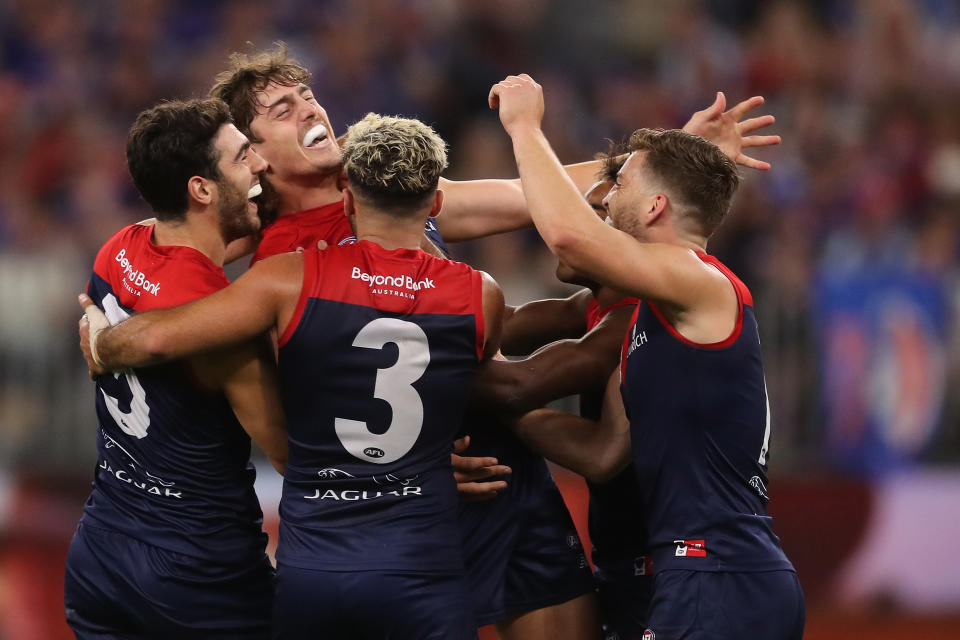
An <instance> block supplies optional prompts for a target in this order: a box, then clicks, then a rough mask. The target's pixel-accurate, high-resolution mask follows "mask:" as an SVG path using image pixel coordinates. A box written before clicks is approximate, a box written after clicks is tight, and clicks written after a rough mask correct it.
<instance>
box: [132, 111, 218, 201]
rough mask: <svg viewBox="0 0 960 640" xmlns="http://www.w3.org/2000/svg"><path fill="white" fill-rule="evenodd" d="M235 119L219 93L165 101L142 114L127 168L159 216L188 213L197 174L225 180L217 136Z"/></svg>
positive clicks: (134, 125)
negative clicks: (190, 184)
mask: <svg viewBox="0 0 960 640" xmlns="http://www.w3.org/2000/svg"><path fill="white" fill-rule="evenodd" d="M231 122H232V120H231V118H230V110H229V109H228V108H227V105H226V103H224V102H223V101H222V100H217V99H215V98H206V99H203V100H170V101H165V102H161V103H160V104H158V105H156V106H154V107H151V108H149V109H147V110H145V111H142V112H141V113H140V114H139V115H138V116H137V119H136V120H135V121H134V123H133V126H131V127H130V132H129V133H128V134H127V168H128V169H129V171H130V177H132V178H133V183H134V184H135V185H136V187H137V190H138V191H139V192H140V195H141V196H143V199H144V200H146V202H147V204H148V205H150V208H151V209H153V211H154V213H155V214H156V216H157V218H158V219H159V220H176V219H182V218H183V217H185V216H186V213H187V205H188V202H189V200H188V197H187V181H189V180H190V178H191V177H192V176H202V177H204V178H210V179H212V180H218V179H220V170H219V169H218V168H217V163H218V162H219V160H220V158H219V153H218V152H217V151H216V149H215V148H214V143H213V140H214V137H216V135H217V132H218V131H219V130H220V127H222V126H223V125H225V124H229V123H231Z"/></svg>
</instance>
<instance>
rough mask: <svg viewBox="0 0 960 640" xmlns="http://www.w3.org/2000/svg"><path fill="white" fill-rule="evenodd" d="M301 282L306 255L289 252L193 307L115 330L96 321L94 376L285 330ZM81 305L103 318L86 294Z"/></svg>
mask: <svg viewBox="0 0 960 640" xmlns="http://www.w3.org/2000/svg"><path fill="white" fill-rule="evenodd" d="M302 282H303V255H302V254H299V253H288V254H283V255H279V256H273V257H271V258H267V259H266V260H263V261H261V262H259V263H257V264H256V265H255V266H254V267H253V268H252V269H250V270H249V271H247V272H246V273H245V274H243V275H242V276H241V277H240V278H238V279H237V281H236V282H234V283H233V284H231V285H229V286H228V287H225V288H224V289H221V290H220V291H218V292H216V293H214V294H212V295H209V296H207V297H205V298H201V299H199V300H195V301H194V302H191V303H189V304H185V305H181V306H179V307H171V308H169V309H162V310H159V311H149V312H147V313H141V314H137V315H135V316H133V317H131V318H129V319H127V320H124V321H123V322H121V323H119V324H117V325H114V326H112V327H110V326H106V327H104V326H99V325H98V326H94V323H93V321H92V320H91V324H90V328H89V331H90V335H89V346H90V352H91V353H90V357H91V359H92V360H93V364H94V365H96V366H98V367H99V368H100V371H97V370H95V369H94V373H102V372H103V371H105V370H108V369H116V368H120V367H143V366H149V365H154V364H159V363H161V362H167V361H169V360H175V359H178V358H182V357H184V356H188V355H193V354H196V353H199V352H202V351H207V350H211V349H218V348H222V347H226V346H229V345H233V344H237V343H239V342H244V341H246V340H249V339H251V338H253V337H254V336H257V335H260V334H262V333H264V332H266V331H267V330H268V329H270V328H273V327H278V328H280V330H281V331H282V329H283V328H284V327H285V326H286V322H287V321H288V320H289V319H290V317H291V315H292V313H293V308H294V306H295V305H296V301H297V298H298V297H299V293H300V287H301V284H302ZM80 300H81V305H83V307H84V310H85V311H86V315H88V316H96V315H97V314H100V315H101V316H102V313H100V311H99V309H97V308H96V306H95V305H94V304H93V301H92V300H90V298H88V297H87V296H86V295H81V296H80ZM82 331H83V327H82V326H81V332H82ZM92 369H93V368H92Z"/></svg>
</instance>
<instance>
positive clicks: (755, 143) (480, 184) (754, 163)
mask: <svg viewBox="0 0 960 640" xmlns="http://www.w3.org/2000/svg"><path fill="white" fill-rule="evenodd" d="M763 102H764V100H763V98H762V97H760V96H754V97H752V98H749V99H747V100H744V101H743V102H740V103H739V104H737V105H736V106H735V107H733V108H732V109H730V110H728V111H725V109H726V104H727V99H726V96H724V94H723V93H722V92H717V98H716V100H715V101H714V103H713V104H712V105H710V106H709V107H707V108H706V109H703V110H702V111H697V112H696V113H694V114H693V116H691V117H690V120H689V121H688V122H687V124H685V125H684V127H683V130H684V131H687V132H688V133H693V134H695V135H698V136H701V137H703V138H706V139H707V140H709V141H710V142H712V143H714V144H715V145H717V146H718V147H720V148H721V149H722V150H723V152H724V153H726V154H727V155H728V156H729V157H730V158H731V159H732V160H733V161H734V162H736V163H737V164H739V165H743V166H745V167H750V168H752V169H760V170H767V169H769V168H770V163H769V162H764V161H762V160H757V159H755V158H751V157H750V156H748V155H746V154H744V153H743V151H742V150H743V149H747V148H754V147H765V146H770V145H775V144H780V136H777V135H747V134H748V133H752V132H754V131H756V130H758V129H762V128H764V127H767V126H770V125H771V124H773V123H774V118H773V116H771V115H764V116H759V117H755V118H749V119H747V120H742V118H743V117H744V116H745V115H746V114H747V113H749V112H750V111H752V110H753V109H756V108H757V107H759V106H760V105H762V104H763ZM563 170H564V172H565V173H566V175H567V176H568V177H569V178H570V180H571V181H572V182H573V184H574V185H576V187H577V190H578V192H579V193H583V192H585V191H586V190H587V189H588V188H589V187H590V185H591V184H593V183H594V182H595V181H596V179H597V174H598V172H599V171H600V170H601V163H600V162H598V161H589V162H580V163H577V164H569V165H565V166H564V167H563ZM440 188H441V189H443V192H444V194H445V200H444V204H443V208H442V209H441V215H440V216H438V217H437V226H438V227H439V229H440V232H441V233H442V234H443V237H444V239H445V240H447V241H448V242H457V241H461V240H472V239H475V238H482V237H485V236H490V235H494V234H497V233H503V232H505V231H514V230H516V229H523V228H525V227H529V226H531V225H532V224H533V221H532V219H531V217H530V212H529V210H528V209H527V202H526V199H525V198H524V194H523V188H522V187H521V184H520V181H519V180H465V181H455V180H446V179H443V178H441V180H440Z"/></svg>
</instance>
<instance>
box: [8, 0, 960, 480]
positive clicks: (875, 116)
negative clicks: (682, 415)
mask: <svg viewBox="0 0 960 640" xmlns="http://www.w3.org/2000/svg"><path fill="white" fill-rule="evenodd" d="M585 12H587V13H588V14H589V15H585ZM276 39H283V40H285V41H286V42H288V43H289V45H290V47H291V50H292V51H294V52H295V53H296V55H297V56H298V57H299V58H300V59H301V60H303V61H304V63H305V64H306V65H307V66H308V67H310V68H311V69H313V70H314V79H313V85H314V87H316V89H317V90H318V91H319V95H320V99H321V102H322V103H323V104H324V105H325V107H326V108H327V109H328V111H329V112H330V114H331V118H332V119H333V121H334V122H344V123H347V122H353V121H355V120H357V119H358V118H360V117H362V115H363V114H364V113H365V112H366V111H367V110H371V109H373V110H377V111H380V112H383V113H398V114H404V115H416V116H417V117H420V118H422V119H423V120H424V121H426V122H430V123H432V124H434V125H435V126H436V128H437V130H438V131H439V132H440V133H441V135H443V136H444V138H445V139H447V140H449V141H450V144H451V151H452V155H451V169H450V171H449V172H448V175H449V177H452V178H468V177H478V176H504V177H509V176H511V175H513V174H514V171H515V169H514V164H513V161H512V158H511V154H510V148H509V144H508V140H507V139H506V137H505V136H503V135H502V133H501V132H500V131H499V126H498V123H497V122H496V119H495V114H492V113H491V112H490V111H489V110H488V109H487V107H486V102H485V99H484V98H485V95H486V92H487V91H488V89H489V87H490V84H491V82H493V81H495V80H496V79H498V78H502V77H503V76H504V75H505V74H507V73H510V72H512V71H514V70H516V69H518V68H522V69H526V70H529V71H530V72H531V73H532V74H534V75H535V76H536V77H537V78H538V80H539V81H540V82H541V83H542V84H543V86H544V87H545V89H546V91H547V94H548V96H549V104H550V108H549V110H548V113H547V119H546V123H545V128H546V131H547V135H548V136H549V138H550V140H551V141H552V143H553V145H554V147H555V149H556V151H557V153H558V155H559V157H560V158H561V160H563V161H575V160H578V159H583V158H587V157H590V156H591V155H592V154H593V153H595V152H596V151H597V150H599V149H600V148H601V147H602V145H603V140H604V139H605V138H614V139H616V138H620V137H622V136H624V135H626V134H628V133H629V132H630V131H632V130H633V129H634V128H636V127H637V126H641V125H644V126H662V127H676V126H679V125H680V124H682V122H683V120H684V119H685V117H686V115H687V114H689V113H692V112H693V111H694V110H696V109H699V108H702V107H703V106H704V105H706V104H709V102H711V101H712V98H713V95H714V94H713V92H714V91H715V90H718V89H719V90H723V91H725V92H726V94H727V96H728V100H731V101H733V100H739V99H742V98H744V97H746V96H749V95H756V94H761V95H764V96H765V97H766V99H767V103H766V107H765V108H766V109H767V110H768V112H769V113H772V114H774V115H775V116H776V117H777V125H776V127H775V129H776V133H780V134H782V135H783V137H784V144H783V145H782V146H781V147H779V148H777V149H774V150H772V151H766V152H764V155H763V158H764V159H767V160H769V161H771V162H772V163H773V165H774V170H773V171H772V172H770V173H769V174H764V175H755V174H751V173H746V175H745V179H746V184H745V185H744V187H743V189H742V190H741V193H740V194H739V195H738V197H737V198H736V200H735V202H734V209H733V215H731V217H730V219H729V220H728V221H727V222H726V223H725V224H724V226H723V228H722V229H721V231H720V232H719V233H718V236H717V238H716V239H715V241H714V242H713V243H712V244H711V250H712V252H713V253H715V254H717V255H719V256H722V257H723V259H724V260H725V261H726V262H727V263H728V264H729V265H730V266H731V267H732V268H733V269H734V270H735V271H737V272H738V273H740V274H741V275H742V276H743V278H744V280H745V281H746V282H747V283H748V285H749V286H751V288H752V289H753V290H754V291H755V292H756V294H757V298H758V304H757V307H758V310H759V314H760V316H761V318H762V322H761V330H762V331H763V332H764V333H763V335H762V338H763V342H764V346H765V349H766V352H767V353H766V358H767V363H768V364H767V371H768V374H767V375H768V378H769V380H768V383H769V386H770V391H771V397H772V404H773V405H774V406H775V407H776V414H777V418H778V429H779V432H778V443H777V446H776V448H777V450H778V452H777V455H778V456H779V464H778V468H779V469H780V470H784V469H785V468H786V469H789V468H800V466H801V465H806V464H809V463H811V462H816V461H819V460H820V459H821V451H822V449H823V447H824V446H825V443H827V441H828V440H829V438H830V436H829V434H828V433H826V431H827V430H826V429H825V428H824V420H823V419H822V408H823V402H822V401H821V398H820V396H821V395H822V389H821V386H820V379H821V377H822V376H823V375H825V374H824V373H823V367H824V366H825V364H824V362H823V361H822V360H823V358H822V357H821V356H818V342H817V340H818V338H817V335H816V334H817V325H818V322H817V315H816V309H815V307H816V305H817V295H816V292H817V290H818V289H817V286H816V283H818V282H820V281H822V279H823V278H824V274H837V273H841V274H842V273H844V272H852V271H856V270H860V269H864V268H868V269H875V270H889V271H899V272H910V273H916V274H918V277H923V278H929V279H932V280H933V281H935V282H936V283H937V286H938V287H941V288H942V290H943V291H944V292H945V294H944V297H945V299H946V300H947V301H950V300H955V299H957V296H956V295H953V296H951V295H950V292H953V293H956V291H957V286H958V285H957V273H958V254H957V244H958V243H957V238H958V236H960V234H958V224H960V215H958V214H960V211H958V206H960V205H958V202H960V120H958V119H957V118H956V117H955V115H954V113H953V110H954V105H955V104H956V100H955V98H956V96H957V94H958V92H960V9H958V8H957V6H956V5H955V4H954V3H951V2H944V1H938V0H925V1H919V0H918V1H916V2H903V1H897V0H881V1H870V2H866V1H862V2H839V1H836V2H834V1H828V0H821V1H819V2H790V1H779V2H758V1H748V0H741V1H740V2H679V3H670V4H669V6H667V5H663V4H662V3H656V2H644V1H641V0H632V1H624V2H615V3H603V4H598V5H595V6H591V7H590V8H589V9H585V8H584V6H583V5H582V3H578V2H573V1H570V0H554V1H550V0H541V1H537V2H529V1H526V0H524V1H520V0H498V1H496V2H484V3H471V2H441V1H439V0H437V1H430V0H423V1H419V2H414V1H409V2H398V3H380V2H375V1H365V2H326V3H319V4H318V3H310V2H303V1H302V0H278V1H276V2H271V3H264V2H259V1H248V2H209V3H203V4H202V5H196V4H195V3H187V2H178V1H166V2H164V1H159V0H156V1H150V2H137V3H120V4H117V3H111V2H82V3H80V2H66V3H64V2H55V1H53V0H43V1H34V2H29V3H28V2H20V1H17V0H6V1H5V2H2V3H0V43H2V44H0V185H2V186H0V283H2V285H0V288H2V289H3V291H4V294H5V296H4V297H5V299H7V300H10V299H11V298H13V299H15V300H16V304H13V305H11V304H7V305H4V306H3V307H2V310H0V362H2V364H0V435H2V437H0V461H3V462H4V463H5V464H6V465H9V466H15V467H19V466H26V465H29V464H30V462H31V461H32V460H35V459H36V457H37V456H38V455H41V453H42V455H44V456H46V457H47V458H53V459H55V460H57V461H58V462H59V463H61V464H62V465H63V466H64V467H67V468H73V469H81V468H87V466H88V464H89V461H90V460H91V459H92V456H93V451H92V450H90V449H89V446H90V439H89V438H88V437H87V434H86V433H83V430H82V429H77V428H76V425H77V423H78V422H82V421H83V418H84V417H86V418H88V419H89V420H92V407H91V405H90V403H89V393H88V392H89V389H88V387H87V385H86V381H85V379H84V377H83V370H82V367H80V366H79V355H78V354H77V353H76V349H75V347H74V343H75V339H74V335H73V331H72V327H73V324H74V321H75V316H76V312H75V309H74V308H73V303H72V296H71V295H69V294H71V293H73V292H75V291H77V290H79V289H80V288H81V287H82V286H83V284H84V281H85V278H86V273H87V271H86V265H88V264H89V263H90V261H91V258H92V255H93V253H94V251H95V250H96V248H97V247H98V246H99V245H100V243H102V242H103V240H104V238H106V237H108V236H109V234H110V233H111V232H112V231H113V230H115V229H117V228H119V227H120V226H122V225H124V224H127V223H129V222H131V221H135V220H138V219H140V218H143V217H145V213H146V208H145V206H144V204H143V203H142V202H141V201H139V199H138V197H137V195H136V192H135V190H134V189H133V187H132V185H131V183H130V180H129V177H128V175H127V173H126V170H125V166H124V157H123V141H124V135H125V132H126V130H127V128H128V127H129V124H130V122H131V121H132V118H133V116H134V115H135V114H136V113H137V112H138V111H139V110H141V109H142V108H144V107H145V106H147V105H149V104H152V103H154V102H156V101H157V100H159V99H162V98H165V97H187V96H201V95H203V94H204V93H205V91H206V89H207V88H208V85H209V79H210V78H211V77H212V76H213V75H214V74H215V72H216V71H217V70H218V69H219V68H221V67H222V65H223V62H224V59H225V57H226V55H227V53H228V52H230V51H233V50H244V49H245V48H246V49H254V48H257V47H263V46H266V45H268V44H269V43H270V42H271V41H273V40H276ZM248 43H249V44H248ZM336 133H337V134H340V133H342V132H340V131H338V132H336ZM454 252H455V255H456V257H458V258H461V259H464V260H467V261H469V262H470V263H471V264H474V265H476V266H477V267H479V268H484V269H487V270H489V271H490V272H491V273H492V274H493V275H494V276H495V277H496V278H497V279H498V280H499V281H500V282H501V283H502V284H503V286H504V289H505V292H506V295H507V301H508V302H512V303H519V302H523V301H525V300H529V299H532V298H535V297H538V296H542V295H544V294H553V293H559V292H561V291H563V290H562V289H558V285H557V283H556V282H555V280H554V278H553V276H552V269H553V259H552V257H551V256H550V255H549V254H548V252H547V251H546V250H545V249H544V248H543V247H542V244H541V243H540V241H539V239H538V237H537V236H536V234H535V233H534V232H532V231H531V232H529V233H526V234H511V235H507V236H502V237H498V238H495V239H488V240H486V241H481V242H477V243H474V244H471V245H466V246H459V247H455V249H454ZM951 312H952V310H948V313H951ZM951 317H952V316H948V320H946V322H945V324H944V327H945V328H944V331H943V333H944V336H943V339H944V342H945V344H946V346H947V347H948V353H949V354H950V357H949V358H948V359H947V362H946V364H945V366H944V368H943V371H944V374H943V375H944V380H943V381H941V383H940V384H942V385H943V386H944V387H945V388H950V381H951V380H955V379H956V376H957V373H958V370H960V362H958V358H957V353H958V349H957V342H958V340H957V338H956V336H957V334H958V331H957V323H956V322H955V321H954V320H952V319H949V318H951ZM64 363H76V365H77V366H72V364H71V366H64ZM943 402H944V403H945V411H944V412H943V413H942V417H941V418H940V420H939V423H940V427H939V429H938V430H937V434H936V436H935V443H936V445H937V446H930V447H929V448H928V449H925V450H928V451H930V452H934V451H935V453H930V455H932V456H933V457H935V458H940V459H942V458H947V459H950V460H956V459H957V457H958V456H960V428H958V427H957V426H956V420H955V419H951V417H956V415H957V407H956V406H955V405H956V404H957V401H956V399H955V397H954V398H953V399H951V397H950V396H946V399H945V400H944V401H943ZM951 402H952V403H953V405H954V406H951ZM65 408H69V410H64V409H65ZM78 452H83V455H80V456H78Z"/></svg>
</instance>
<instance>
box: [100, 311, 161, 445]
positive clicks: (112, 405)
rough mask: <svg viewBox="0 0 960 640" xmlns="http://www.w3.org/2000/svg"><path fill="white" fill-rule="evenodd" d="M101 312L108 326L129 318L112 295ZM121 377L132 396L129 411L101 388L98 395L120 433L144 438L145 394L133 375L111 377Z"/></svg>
mask: <svg viewBox="0 0 960 640" xmlns="http://www.w3.org/2000/svg"><path fill="white" fill-rule="evenodd" d="M103 312H104V315H106V316H107V320H109V321H110V324H117V323H118V322H120V321H121V320H126V319H127V318H129V317H130V314H128V313H127V312H126V311H124V310H123V309H121V308H120V304H119V303H118V302H117V298H116V297H115V296H114V295H113V294H112V293H108V294H107V295H106V296H104V298H103ZM121 375H122V376H125V377H126V380H127V386H128V387H130V393H131V395H132V398H131V399H130V411H129V412H124V411H122V410H121V409H120V401H119V400H117V399H116V398H114V397H113V396H111V395H109V394H108V393H107V392H106V391H104V390H103V387H101V388H100V393H102V394H103V401H104V404H105V405H106V407H107V411H108V412H109V413H110V416H111V417H112V418H113V421H114V422H116V423H117V426H118V427H120V430H121V431H123V432H124V433H126V434H127V435H131V436H135V437H136V438H138V439H139V438H145V437H147V429H148V428H149V427H150V407H149V405H147V392H146V391H144V390H143V385H141V384H140V380H139V379H137V375H136V374H135V373H133V372H129V373H122V374H121V373H115V374H113V377H114V378H117V379H119V378H120V376H121Z"/></svg>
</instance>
